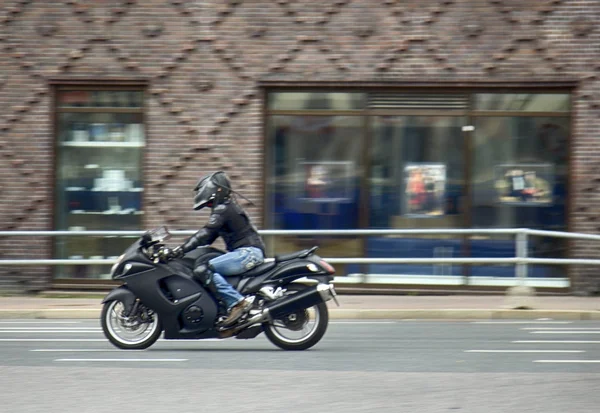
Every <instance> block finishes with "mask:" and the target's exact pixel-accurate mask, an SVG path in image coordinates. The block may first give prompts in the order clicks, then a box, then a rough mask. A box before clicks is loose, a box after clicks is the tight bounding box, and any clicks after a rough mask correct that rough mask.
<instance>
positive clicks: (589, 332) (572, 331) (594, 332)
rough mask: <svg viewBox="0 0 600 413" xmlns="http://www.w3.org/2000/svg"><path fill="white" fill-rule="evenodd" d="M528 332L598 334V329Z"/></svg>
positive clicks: (532, 332)
mask: <svg viewBox="0 0 600 413" xmlns="http://www.w3.org/2000/svg"><path fill="white" fill-rule="evenodd" d="M529 333H530V334H600V331H579V330H577V331H575V330H570V331H530V332H529Z"/></svg>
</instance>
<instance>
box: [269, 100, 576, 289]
mask: <svg viewBox="0 0 600 413" xmlns="http://www.w3.org/2000/svg"><path fill="white" fill-rule="evenodd" d="M570 102H571V96H570V94H569V93H520V92H519V91H516V92H511V93H492V92H486V93H432V92H431V91H428V93H419V92H418V91H410V92H408V93H402V92H393V91H381V90H379V91H372V92H369V91H363V92H360V93H359V92H352V93H341V92H340V93H327V92H319V91H310V92H308V91H301V92H293V91H286V92H274V93H270V94H268V105H267V108H268V115H267V116H268V119H267V153H266V163H267V179H268V182H267V186H266V188H267V191H266V195H267V202H266V215H265V218H266V220H265V222H266V224H267V226H268V227H270V228H280V229H354V228H383V229H385V228H398V229H410V228H414V229H436V228H458V229H460V228H470V227H474V228H515V227H527V228H534V229H554V230H566V229H567V217H566V199H567V198H568V193H567V181H568V162H567V154H568V152H569V149H568V144H569V134H570V110H571V104H570ZM307 111H310V116H307ZM336 111H345V112H344V113H336ZM342 115H343V116H342ZM464 126H473V127H474V131H471V129H470V128H466V129H463V127H464ZM363 164H364V165H365V167H363ZM346 165H351V167H347V166H346ZM334 171H335V172H334ZM348 171H350V172H348ZM312 173H315V175H316V177H317V178H316V179H315V180H314V182H317V183H318V182H319V181H325V180H326V178H327V179H329V180H330V182H335V184H332V183H330V184H329V185H330V186H329V187H328V191H329V192H330V193H334V194H335V196H333V195H328V196H327V197H325V199H328V200H329V201H331V200H333V199H335V202H331V203H330V204H326V203H318V202H315V201H314V199H323V196H322V195H319V194H320V192H319V190H318V189H317V188H318V185H317V186H314V187H312V186H311V185H310V184H309V182H311V178H310V177H311V176H312V175H311V174H312ZM341 177H346V178H343V179H342V178H341ZM342 182H344V184H343V185H342V186H340V184H341V183H342ZM349 182H351V184H350V185H349V184H348V183H349ZM341 188H345V189H344V190H342V189H341ZM348 188H350V189H348ZM340 194H343V195H340ZM348 194H350V195H348ZM311 199H312V201H311V202H309V201H310V200H311ZM361 199H362V200H366V202H364V203H361V202H360V201H361ZM360 206H364V208H361V207H360ZM325 207H327V208H334V209H333V210H332V209H330V210H329V212H328V213H324V211H325ZM331 211H334V212H331ZM289 240H291V243H292V244H294V245H293V246H291V245H289V244H287V245H286V243H285V242H284V243H278V244H277V248H280V250H282V251H289V250H291V249H293V248H294V247H295V246H297V242H298V240H299V238H298V237H289ZM361 240H363V241H364V243H363V244H362V248H363V249H362V251H356V250H355V249H353V248H350V249H348V248H346V249H345V248H344V247H345V246H344V245H342V246H341V248H339V249H337V250H335V249H334V250H332V251H333V252H332V253H331V254H324V255H326V256H327V255H328V256H344V255H351V256H367V257H381V258H385V257H396V258H397V257H407V258H411V257H412V258H442V257H462V256H471V257H514V254H515V242H514V237H513V236H506V237H502V236H493V237H492V236H477V237H466V236H440V235H437V234H431V235H427V236H417V237H414V236H413V237H400V236H386V237H368V238H361ZM355 245H357V246H358V245H360V244H359V243H357V244H355ZM529 253H530V254H531V255H532V256H537V257H560V256H564V255H565V254H566V244H565V243H563V242H558V241H556V240H554V239H553V240H544V239H543V238H536V239H532V242H531V250H530V252H529ZM469 269H471V270H472V271H471V272H470V274H471V275H482V276H508V277H511V276H514V266H512V265H510V266H489V265H486V266H472V267H468V266H463V265H455V266H452V265H372V266H358V265H356V266H348V267H347V268H346V269H345V273H351V272H354V271H356V272H368V273H371V274H406V275H417V276H423V275H455V276H460V275H464V274H468V273H469ZM563 270H564V268H562V267H558V266H555V267H552V268H548V267H541V266H536V267H532V275H533V276H537V275H540V276H544V277H554V276H559V277H563V276H564V272H563Z"/></svg>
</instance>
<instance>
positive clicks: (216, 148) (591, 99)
mask: <svg viewBox="0 0 600 413" xmlns="http://www.w3.org/2000/svg"><path fill="white" fill-rule="evenodd" d="M599 19H600V4H599V3H598V2H597V1H595V0H580V1H577V2H570V1H561V0H535V1H534V0H461V1H453V0H419V1H417V0H406V1H405V0H352V1H350V0H324V1H321V2H315V1H312V0H276V1H273V0H253V1H244V0H223V1H221V0H208V1H203V2H187V1H179V0H148V1H143V2H142V1H136V0H114V1H113V0H109V1H83V0H65V1H56V2H33V1H25V0H7V1H3V2H2V4H1V5H0V50H1V51H2V52H3V56H5V59H3V60H2V61H0V104H2V107H3V108H4V112H3V113H2V114H1V115H0V159H2V163H1V164H0V165H1V166H0V188H1V191H2V194H3V195H7V197H4V196H3V197H2V198H0V211H2V214H0V229H23V228H27V229H40V230H42V229H49V228H51V225H52V208H51V205H52V202H53V195H52V188H53V185H54V183H53V167H54V166H53V165H54V164H53V162H54V160H53V152H52V142H51V141H50V140H49V139H51V136H50V135H51V133H50V131H51V123H50V121H49V119H51V114H50V113H49V110H50V107H51V105H50V96H49V90H48V87H47V81H48V79H54V78H57V77H61V78H81V79H103V78H107V79H110V78H120V79H146V80H148V82H149V94H148V113H147V119H148V132H149V135H148V147H147V152H148V153H147V156H146V161H145V162H146V164H145V166H146V171H147V174H146V176H148V178H147V182H146V186H147V191H146V195H145V206H146V217H147V218H146V222H145V225H146V226H152V225H158V224H162V223H164V221H166V222H167V223H170V224H174V225H176V226H178V227H181V228H194V227H196V226H197V225H198V217H197V216H196V215H194V214H191V213H188V209H187V208H184V206H185V205H187V203H189V201H190V200H189V188H190V186H192V185H193V184H194V183H195V181H196V180H197V178H198V176H199V175H201V174H203V173H205V172H207V171H210V170H213V169H216V168H226V169H227V171H228V172H229V173H230V174H231V176H232V177H234V178H235V179H236V180H239V183H238V185H239V187H244V192H245V194H246V195H247V196H249V197H250V198H251V199H253V200H254V201H255V202H256V203H257V204H258V206H257V207H255V208H251V209H250V211H251V213H252V214H253V215H254V219H255V221H256V222H258V223H260V219H259V215H260V211H261V208H262V205H261V198H262V193H261V192H260V191H261V187H262V183H261V182H262V179H263V177H262V170H263V165H262V162H263V158H262V155H252V156H249V155H248V154H261V153H262V148H263V142H262V139H263V136H262V133H263V131H262V121H261V115H262V102H261V101H260V99H259V98H258V97H259V96H260V94H259V89H258V82H259V81H261V80H266V79H270V80H277V81H283V82H290V83H292V84H293V83H294V82H306V81H310V82H318V81H323V82H342V83H344V84H348V83H350V82H353V81H359V82H377V81H388V82H394V81H401V82H410V81H419V82H427V81H431V82H438V81H451V82H452V81H453V82H457V83H462V82H487V81H495V82H504V81H508V82H510V81H514V80H515V79H519V80H527V79H531V80H535V81H548V82H552V81H561V80H565V79H569V80H579V81H580V82H581V83H580V87H579V88H578V89H577V90H576V91H575V93H574V110H575V111H574V113H575V114H576V117H577V118H576V119H575V122H574V130H573V139H574V140H573V143H572V157H571V170H572V174H573V176H574V178H575V180H576V182H574V184H573V186H572V187H573V190H572V197H573V199H572V209H571V210H572V219H571V230H573V231H583V232H596V233H600V226H599V225H597V224H595V225H590V223H592V222H595V221H597V213H598V212H600V211H598V210H597V208H596V207H595V206H596V205H598V204H600V156H598V155H597V154H596V153H595V152H594V151H589V150H586V148H589V146H590V145H591V144H592V143H594V142H595V141H596V139H597V130H598V129H600V120H599V119H600V64H599V63H598V61H600V55H599V53H600V38H599V37H598V29H597V27H596V25H595V22H597V21H598V20H599ZM242 180H243V182H241V181H242ZM580 180H581V182H580ZM584 182H585V183H584ZM32 188H36V190H35V191H32V190H31V189H32ZM39 188H41V189H39ZM16 198H19V199H20V200H19V203H18V204H19V205H20V208H19V209H18V210H15V209H14V205H15V199H16ZM182 205H183V206H182ZM23 242H25V240H20V241H17V242H15V241H14V240H9V241H6V240H0V247H1V248H0V250H1V251H4V254H7V255H10V256H15V257H18V256H22V254H23V253H22V251H23V249H24V248H23V246H24V245H23ZM575 245H577V246H578V248H577V249H576V250H575V255H576V256H582V257H593V256H596V255H598V253H597V252H596V250H597V248H596V247H595V246H591V245H587V244H582V245H578V244H577V243H575ZM49 246H50V243H49V242H48V243H43V245H41V246H40V247H39V254H40V256H49V254H50V248H49ZM40 271H42V273H43V269H42V270H40ZM17 272H18V271H17ZM594 272H595V271H594V270H593V269H589V268H588V269H577V272H576V277H575V278H574V280H575V281H576V282H575V284H576V288H577V289H580V290H582V291H591V290H593V289H600V277H598V276H597V275H595V274H594ZM12 273H14V271H12V272H11V274H12ZM0 276H1V273H0Z"/></svg>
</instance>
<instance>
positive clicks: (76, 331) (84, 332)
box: [0, 330, 102, 334]
mask: <svg viewBox="0 0 600 413" xmlns="http://www.w3.org/2000/svg"><path fill="white" fill-rule="evenodd" d="M9 333H10V334H48V333H50V334H56V333H60V334H101V333H102V330H0V334H9Z"/></svg>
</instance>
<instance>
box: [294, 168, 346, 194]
mask: <svg viewBox="0 0 600 413" xmlns="http://www.w3.org/2000/svg"><path fill="white" fill-rule="evenodd" d="M353 169H354V165H353V162H350V161H322V162H300V170H301V172H302V175H303V179H302V184H303V187H302V193H303V196H302V198H304V200H306V201H313V202H347V201H349V200H350V199H351V198H352V185H353V183H352V176H353V175H352V171H353Z"/></svg>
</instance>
